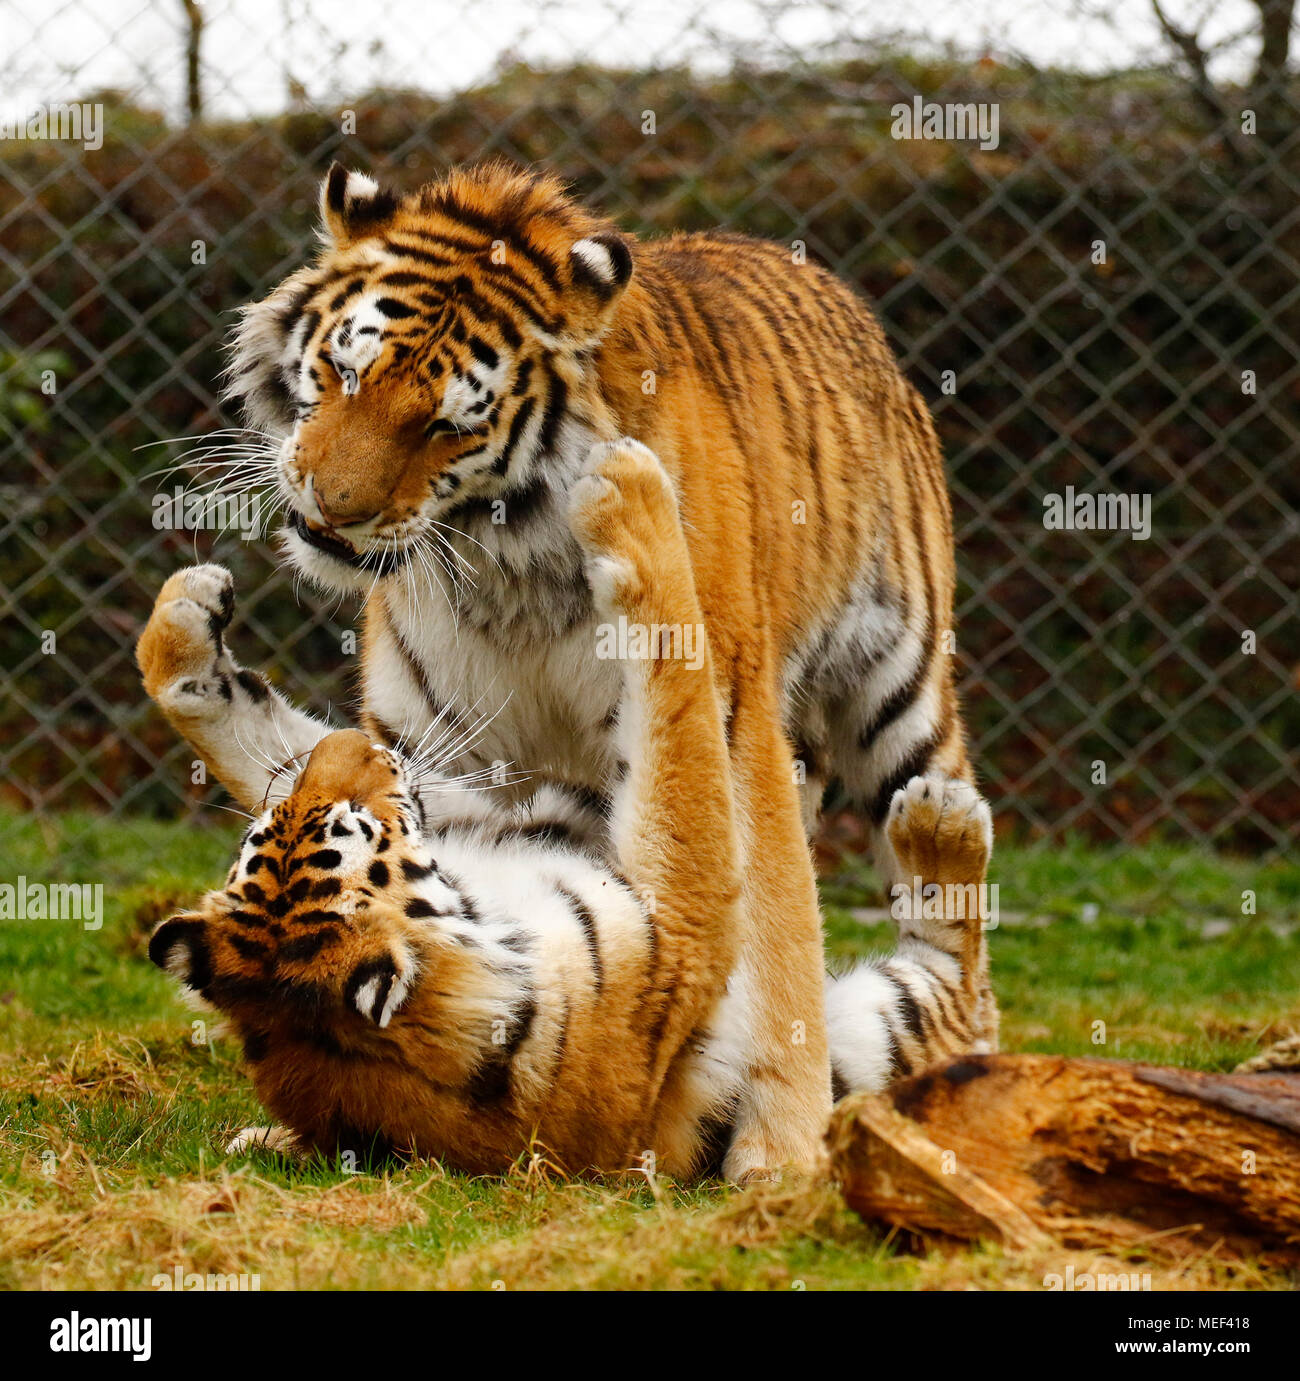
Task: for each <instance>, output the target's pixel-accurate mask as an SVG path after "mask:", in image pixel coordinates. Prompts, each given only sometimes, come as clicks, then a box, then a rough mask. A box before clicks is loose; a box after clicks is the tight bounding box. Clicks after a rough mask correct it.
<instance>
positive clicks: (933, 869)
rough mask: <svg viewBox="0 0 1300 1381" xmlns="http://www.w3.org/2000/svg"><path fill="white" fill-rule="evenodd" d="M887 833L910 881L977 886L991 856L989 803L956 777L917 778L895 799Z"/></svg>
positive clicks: (991, 836)
mask: <svg viewBox="0 0 1300 1381" xmlns="http://www.w3.org/2000/svg"><path fill="white" fill-rule="evenodd" d="M885 830H886V833H887V834H888V836H889V842H890V845H891V846H892V848H893V850H894V856H895V857H896V858H897V860H898V864H899V868H900V870H901V872H902V874H903V876H904V877H905V878H908V879H910V878H913V877H919V878H921V879H923V881H925V882H932V881H933V882H979V881H981V880H982V879H983V877H984V874H985V872H986V870H987V868H988V863H989V857H990V855H991V854H992V852H993V816H992V813H991V812H990V810H989V807H988V802H987V801H985V799H984V798H983V797H982V796H981V795H980V794H979V792H978V791H976V790H975V788H974V787H973V786H972V785H971V784H970V783H969V782H964V781H960V780H958V779H957V778H953V777H938V776H933V777H913V778H912V780H911V781H910V782H908V784H907V785H906V786H905V787H901V788H900V789H899V790H898V791H896V792H895V793H894V799H893V801H892V802H891V803H890V806H889V816H888V819H887V822H886V826H885Z"/></svg>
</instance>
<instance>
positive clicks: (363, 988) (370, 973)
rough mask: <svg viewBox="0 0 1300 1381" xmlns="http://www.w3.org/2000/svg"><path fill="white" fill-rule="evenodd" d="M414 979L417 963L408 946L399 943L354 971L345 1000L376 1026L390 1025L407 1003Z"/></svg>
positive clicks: (344, 992)
mask: <svg viewBox="0 0 1300 1381" xmlns="http://www.w3.org/2000/svg"><path fill="white" fill-rule="evenodd" d="M414 977H415V964H414V961H413V960H412V958H411V955H410V953H409V952H408V951H407V949H406V946H405V945H403V944H400V943H399V944H398V945H396V946H395V947H394V948H392V949H387V950H384V951H383V953H381V954H379V955H377V956H375V957H374V958H372V959H366V960H364V961H363V962H362V963H360V964H358V965H357V967H356V968H355V969H353V970H352V973H351V975H350V976H349V978H348V981H347V983H346V984H345V985H344V989H343V998H344V1001H345V1002H346V1003H347V1005H348V1006H349V1007H351V1008H352V1010H353V1011H355V1012H360V1013H361V1015H362V1016H363V1017H365V1019H366V1020H367V1021H373V1022H374V1023H375V1025H376V1026H381V1027H382V1026H387V1025H388V1023H389V1021H390V1020H391V1018H392V1016H393V1013H394V1012H396V1011H397V1009H398V1008H399V1007H400V1006H401V1005H402V1003H403V1002H405V1001H406V997H407V994H408V993H409V992H410V991H411V980H412V979H413V978H414Z"/></svg>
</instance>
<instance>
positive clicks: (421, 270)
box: [227, 163, 634, 588]
mask: <svg viewBox="0 0 1300 1381" xmlns="http://www.w3.org/2000/svg"><path fill="white" fill-rule="evenodd" d="M320 205H321V219H322V227H321V239H322V241H323V247H322V249H321V251H320V253H319V255H318V257H317V259H316V262H315V263H314V264H312V265H310V266H309V267H307V268H304V269H302V270H300V271H298V272H296V273H294V274H292V275H291V276H290V277H289V278H287V279H286V280H285V281H284V282H283V283H281V284H280V286H279V287H277V288H276V289H275V291H274V292H272V293H271V294H270V296H269V297H267V298H266V299H264V300H263V301H261V302H258V303H255V304H253V305H252V306H250V307H247V308H245V309H244V311H243V313H242V316H241V321H240V324H239V326H238V328H237V329H236V332H235V335H234V339H233V342H232V345H231V356H232V361H231V365H230V368H229V371H228V385H227V397H228V398H229V399H231V400H232V401H236V402H237V403H239V404H240V405H241V407H242V409H243V411H244V413H245V416H246V417H247V419H248V421H249V422H250V424H251V425H252V426H253V427H254V428H256V429H258V430H259V431H261V432H263V433H264V434H265V435H266V436H267V437H269V438H270V444H272V445H274V446H278V452H277V459H276V467H277V474H276V482H277V486H278V488H279V491H280V495H281V497H282V498H283V500H284V501H285V505H286V512H287V515H288V520H287V523H286V527H285V534H284V541H285V543H286V545H287V549H288V551H289V554H290V556H291V558H292V559H293V560H294V561H295V563H296V564H297V565H298V566H299V567H300V568H301V569H302V570H303V571H304V572H305V573H306V574H307V575H308V576H309V577H311V578H313V579H315V580H316V581H317V582H319V583H322V584H325V585H328V586H331V587H334V588H355V587H362V586H368V585H369V584H370V583H371V582H372V581H373V580H374V579H375V577H376V576H377V575H378V576H384V575H387V574H390V573H391V572H392V571H394V570H396V569H397V568H399V567H400V566H402V565H403V564H404V563H405V562H406V561H407V560H408V559H409V558H410V555H411V553H412V550H413V549H414V547H415V546H417V545H418V543H419V542H420V541H421V539H422V538H426V537H429V538H431V539H432V535H433V533H434V532H435V531H436V524H438V523H439V522H441V521H442V520H444V519H448V518H452V515H453V514H454V513H455V511H456V510H457V509H459V508H462V507H464V506H467V505H478V506H480V507H482V506H484V505H490V504H491V503H492V502H493V501H494V500H497V499H504V500H506V502H507V503H508V502H509V501H510V497H511V496H512V495H522V494H527V493H529V492H530V491H533V490H535V489H536V487H537V486H538V485H539V484H541V483H545V482H546V481H547V478H548V476H547V472H546V467H545V465H544V460H545V458H546V457H547V456H549V455H551V454H553V453H554V452H555V451H556V450H557V449H560V450H562V449H563V444H562V443H563V438H562V436H561V432H562V430H563V428H564V427H565V426H566V425H570V424H571V423H572V422H575V421H576V422H577V423H578V424H579V425H584V426H589V427H590V426H598V425H599V423H598V419H597V418H596V417H595V416H594V411H598V409H599V404H598V403H596V402H595V401H593V400H594V398H595V394H594V393H593V392H592V391H591V390H590V389H589V388H587V386H586V382H585V381H586V380H587V378H588V373H589V362H590V359H591V355H592V352H593V351H594V350H595V348H596V346H597V345H598V344H599V343H600V341H601V339H602V337H603V336H604V335H605V333H606V332H607V331H608V329H609V327H610V325H611V323H612V320H613V316H614V312H615V309H616V305H617V302H618V300H619V298H620V296H621V295H622V294H623V292H624V291H625V289H626V288H627V286H628V283H629V280H630V279H631V277H632V270H633V253H634V251H633V245H632V242H631V241H630V240H629V239H628V238H627V237H625V236H623V235H621V234H619V233H617V232H616V231H615V229H614V228H613V226H612V224H611V223H609V222H607V221H605V220H602V219H600V218H598V217H596V216H594V215H592V214H591V213H590V212H588V211H586V210H584V209H583V208H582V207H581V206H580V205H578V204H577V203H576V202H575V201H573V200H572V199H571V198H570V197H569V196H568V195H567V194H566V192H565V191H564V188H563V187H562V185H561V184H560V183H559V182H558V181H557V180H556V179H555V178H553V177H551V176H549V175H538V174H532V173H525V172H521V171H517V170H513V169H511V168H509V167H508V166H507V165H504V164H491V165H486V166H482V167H478V168H470V169H464V170H460V171H456V172H453V173H452V174H450V175H449V176H448V177H447V178H445V179H444V180H442V181H440V182H435V183H430V184H429V185H427V186H425V187H424V188H422V189H420V190H419V191H416V192H413V193H411V194H410V195H407V196H398V195H396V194H394V193H392V192H390V191H384V190H381V189H380V187H379V186H378V184H377V183H376V182H375V181H374V180H373V179H371V178H369V177H367V176H365V175H364V174H361V173H357V172H348V171H347V170H346V169H344V168H343V167H341V166H340V165H339V164H337V163H336V164H335V165H334V166H333V167H331V168H330V170H329V173H328V174H327V176H326V177H325V179H324V182H323V183H322V186H321V194H320ZM452 521H453V522H454V518H452ZM433 540H436V539H433Z"/></svg>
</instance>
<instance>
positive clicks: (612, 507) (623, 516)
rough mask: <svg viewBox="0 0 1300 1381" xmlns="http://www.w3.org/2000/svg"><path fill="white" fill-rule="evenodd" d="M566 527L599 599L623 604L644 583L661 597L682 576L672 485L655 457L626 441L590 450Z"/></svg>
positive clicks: (684, 566) (685, 568)
mask: <svg viewBox="0 0 1300 1381" xmlns="http://www.w3.org/2000/svg"><path fill="white" fill-rule="evenodd" d="M569 521H570V523H571V525H572V528H573V533H574V536H576V537H577V539H578V541H579V543H580V544H581V545H582V548H583V550H584V551H585V552H586V554H587V574H588V577H589V579H590V580H591V583H592V588H593V590H594V592H595V594H596V597H597V599H598V601H599V600H603V601H605V602H609V603H616V604H625V603H626V602H627V601H628V600H629V599H631V598H635V596H636V594H637V593H638V592H639V591H641V590H643V589H644V588H645V587H646V586H647V585H650V584H660V585H663V586H664V587H665V590H666V591H668V590H671V587H672V585H673V584H674V582H676V583H677V584H680V580H679V579H678V577H680V575H681V574H682V573H686V574H689V557H688V556H687V553H686V545H685V538H684V537H683V535H682V528H681V522H680V520H679V518H678V516H677V496H676V495H675V494H674V492H673V485H672V480H671V479H669V477H668V474H667V472H666V471H665V470H664V468H663V466H662V465H661V464H660V462H659V458H658V456H656V455H655V453H654V452H653V451H651V450H650V449H649V448H648V447H646V446H643V445H642V444H641V443H640V442H639V441H633V440H632V439H631V438H630V437H620V438H619V439H618V440H617V441H607V442H602V443H600V444H599V445H597V446H593V447H592V448H591V452H590V454H589V455H588V457H587V467H586V472H585V473H584V474H583V476H582V477H581V478H580V479H579V480H578V482H577V483H576V484H575V485H574V487H573V491H572V494H571V496H570V504H569Z"/></svg>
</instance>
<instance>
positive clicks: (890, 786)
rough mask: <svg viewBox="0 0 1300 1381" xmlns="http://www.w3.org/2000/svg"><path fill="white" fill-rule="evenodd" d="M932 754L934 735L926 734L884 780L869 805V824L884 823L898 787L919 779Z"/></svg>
mask: <svg viewBox="0 0 1300 1381" xmlns="http://www.w3.org/2000/svg"><path fill="white" fill-rule="evenodd" d="M933 752H934V735H933V734H927V735H926V736H925V738H923V739H922V740H921V741H920V742H919V743H917V744H916V745H915V746H914V747H913V748H912V750H911V752H910V753H908V755H907V756H906V757H905V758H904V759H903V761H902V762H901V763H900V764H899V765H898V766H897V767H896V768H895V769H894V770H893V772H891V773H890V774H889V776H888V777H886V778H885V780H884V783H883V784H882V785H881V787H880V788H879V790H878V791H877V792H876V798H875V800H874V801H872V803H871V823H872V824H873V825H881V824H883V823H884V819H885V816H886V815H888V814H889V803H890V802H891V801H892V800H893V799H894V792H896V791H897V790H898V789H899V788H900V787H904V786H906V785H907V784H908V782H910V781H911V780H912V778H913V777H919V776H920V775H921V774H922V773H923V772H924V771H925V769H926V767H927V766H928V764H929V762H930V756H931V754H932V753H933Z"/></svg>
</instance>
